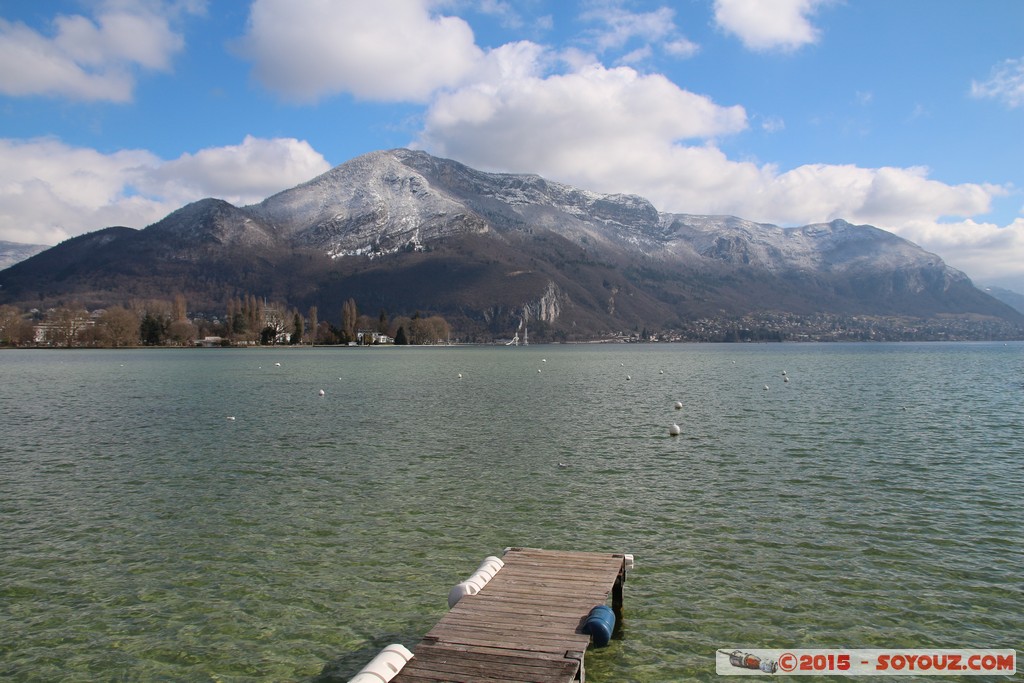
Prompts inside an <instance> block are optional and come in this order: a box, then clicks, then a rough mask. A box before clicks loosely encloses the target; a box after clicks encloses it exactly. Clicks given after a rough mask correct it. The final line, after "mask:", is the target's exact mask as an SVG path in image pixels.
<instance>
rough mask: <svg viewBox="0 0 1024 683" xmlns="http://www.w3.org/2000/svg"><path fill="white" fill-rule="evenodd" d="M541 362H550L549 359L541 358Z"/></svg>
mask: <svg viewBox="0 0 1024 683" xmlns="http://www.w3.org/2000/svg"><path fill="white" fill-rule="evenodd" d="M540 362H541V363H547V362H548V359H547V358H541V359H540Z"/></svg>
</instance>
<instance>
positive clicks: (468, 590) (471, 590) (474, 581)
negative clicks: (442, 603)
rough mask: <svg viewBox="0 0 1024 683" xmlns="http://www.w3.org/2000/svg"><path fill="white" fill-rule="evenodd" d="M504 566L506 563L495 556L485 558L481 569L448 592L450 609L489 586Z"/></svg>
mask: <svg viewBox="0 0 1024 683" xmlns="http://www.w3.org/2000/svg"><path fill="white" fill-rule="evenodd" d="M504 566H505V563H504V562H502V561H501V560H500V559H499V558H497V557H495V556H494V555H490V556H488V557H485V558H484V561H483V562H482V563H480V567H479V568H477V570H476V571H475V572H473V574H472V575H471V576H470V577H469V578H468V579H466V580H465V581H461V582H459V583H457V584H455V585H454V586H452V589H451V590H450V591H448V609H451V608H452V607H455V605H457V604H458V602H459V600H461V599H462V598H464V597H466V596H467V595H476V594H477V593H479V592H480V591H481V589H483V587H484V586H486V585H487V582H488V581H490V580H491V579H493V578H494V575H495V574H497V573H498V570H499V569H501V568H502V567H504Z"/></svg>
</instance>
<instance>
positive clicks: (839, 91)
mask: <svg viewBox="0 0 1024 683" xmlns="http://www.w3.org/2000/svg"><path fill="white" fill-rule="evenodd" d="M393 147H414V148H419V149H424V150H426V151H428V152H431V153H433V154H436V155H438V156H443V157H448V158H453V159H457V160H459V161H462V162H463V163H466V164H468V165H470V166H473V167H475V168H479V169H482V170H488V171H510V172H528V173H538V174H540V175H543V176H545V177H547V178H550V179H553V180H560V181H563V182H567V183H571V184H574V185H578V186H580V187H584V188H587V189H591V190H595V191H600V192H630V193H636V194H640V195H642V196H644V197H647V198H648V199H650V200H651V201H652V202H653V203H654V204H655V206H657V207H658V208H659V209H660V210H662V211H672V212H680V213H698V214H704V213H709V214H732V215H737V216H741V217H743V218H747V219H750V220H754V221H760V222H768V223H774V224H777V225H804V224H808V223H816V222H823V221H828V220H832V219H834V218H843V219H846V220H849V221H851V222H853V223H869V224H872V225H876V226H878V227H881V228H884V229H886V230H890V231H892V232H894V233H896V234H899V235H901V236H903V237H906V238H907V239H910V240H911V241H913V242H915V243H917V244H919V245H921V246H922V247H924V248H926V249H928V250H929V251H933V252H935V253H937V254H939V255H940V256H942V258H943V259H945V260H946V262H947V263H949V264H950V265H952V266H953V267H956V268H959V269H961V270H963V271H964V272H966V273H967V274H968V275H969V276H971V277H972V278H973V279H974V280H975V282H976V283H978V284H983V285H988V284H994V285H1001V286H1006V287H1010V288H1012V289H1015V290H1017V291H1024V163H1022V160H1024V2H1021V1H1020V0H975V1H973V2H966V1H963V2H960V1H955V0H898V1H892V0H677V1H676V2H653V1H652V2H649V1H647V0H635V1H629V0H578V1H558V2H554V1H552V2H542V1H540V0H437V1H428V0H368V1H364V0H34V1H24V0H0V239H5V240H11V241H17V242H28V243H39V244H56V243H57V242H59V241H60V240H63V239H66V238H68V237H71V236H74V235H78V234H82V233H84V232H89V231H92V230H97V229H100V228H102V227H106V226H109V225H128V226H131V227H137V228H141V227H144V226H146V225H148V224H150V223H153V222H155V221H156V220H159V219H160V218H162V217H163V216H164V215H166V214H167V213H169V212H170V211H172V210H174V209H176V208H179V207H180V206H182V205H183V204H185V203H187V202H190V201H194V200H196V199H200V198H203V197H207V196H214V197H221V198H224V199H227V200H228V201H231V202H233V203H236V204H239V205H243V204H247V203H254V202H257V201H259V200H261V199H263V198H265V197H267V196H269V195H271V194H273V193H274V192H277V191H279V190H282V189H286V188H288V187H292V186H294V185H296V184H298V183H300V182H303V181H305V180H308V179H310V178H312V177H314V176H316V175H317V174H319V173H322V172H324V171H326V170H327V169H329V168H330V167H332V166H335V165H338V164H341V163H344V162H345V161H347V160H349V159H351V158H353V157H355V156H358V155H360V154H363V153H366V152H370V151H374V150H379V149H389V148H393Z"/></svg>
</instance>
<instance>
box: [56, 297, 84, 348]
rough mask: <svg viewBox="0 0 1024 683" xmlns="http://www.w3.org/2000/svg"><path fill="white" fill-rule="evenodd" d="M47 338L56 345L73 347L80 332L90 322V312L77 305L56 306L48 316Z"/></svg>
mask: <svg viewBox="0 0 1024 683" xmlns="http://www.w3.org/2000/svg"><path fill="white" fill-rule="evenodd" d="M47 322H48V323H49V326H48V329H47V332H46V340H47V341H48V342H50V343H51V344H53V345H54V346H66V347H68V348H71V347H72V346H73V345H74V344H75V342H76V341H77V340H78V333H79V332H81V331H82V328H84V327H85V326H86V325H88V324H89V312H88V311H86V310H85V309H83V308H78V307H75V306H71V307H61V308H56V309H54V310H53V311H51V312H50V314H49V315H48V316H47Z"/></svg>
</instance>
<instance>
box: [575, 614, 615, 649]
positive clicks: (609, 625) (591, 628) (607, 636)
mask: <svg viewBox="0 0 1024 683" xmlns="http://www.w3.org/2000/svg"><path fill="white" fill-rule="evenodd" d="M582 631H583V632H584V633H586V634H588V635H589V636H590V637H591V639H592V640H593V641H594V645H595V646H596V647H604V646H605V645H607V644H608V643H609V641H611V639H612V632H613V631H615V612H613V611H612V608H611V607H609V606H608V605H597V606H596V607H594V608H593V609H592V610H590V614H588V615H587V620H586V621H584V622H583V628H582Z"/></svg>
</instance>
